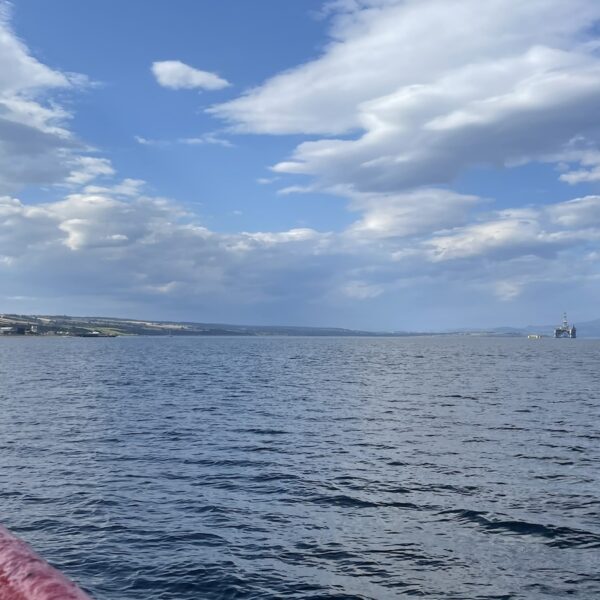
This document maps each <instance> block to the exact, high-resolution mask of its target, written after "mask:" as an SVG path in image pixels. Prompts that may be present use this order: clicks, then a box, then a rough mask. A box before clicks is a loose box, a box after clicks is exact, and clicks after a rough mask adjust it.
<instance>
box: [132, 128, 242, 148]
mask: <svg viewBox="0 0 600 600" xmlns="http://www.w3.org/2000/svg"><path fill="white" fill-rule="evenodd" d="M134 139H135V141H136V142H137V143H138V144H141V145H142V146H157V147H167V146H172V145H173V144H184V145H186V146H222V147H223V148H234V147H235V145H234V144H233V143H232V142H230V141H229V140H228V139H226V138H224V137H220V135H219V134H218V133H216V132H209V133H203V134H202V135H199V136H196V137H185V138H179V139H177V140H153V139H149V138H146V137H143V136H140V135H136V136H134Z"/></svg>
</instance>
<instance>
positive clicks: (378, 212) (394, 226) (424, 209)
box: [349, 188, 481, 238]
mask: <svg viewBox="0 0 600 600" xmlns="http://www.w3.org/2000/svg"><path fill="white" fill-rule="evenodd" d="M480 202H481V200H480V198H478V197H476V196H469V195H464V194H457V193H455V192H452V191H449V190H443V189H436V188H425V189H423V188H422V189H417V190H413V191H410V192H405V193H402V194H355V195H354V199H353V202H352V204H351V207H352V209H353V210H355V211H360V212H362V217H361V219H360V220H358V221H357V222H356V223H354V225H353V226H352V227H351V228H350V230H349V233H351V234H352V235H355V236H357V237H360V238H365V237H366V238H387V237H392V238H394V237H400V238H401V237H407V236H409V237H414V236H415V235H417V234H420V233H430V232H432V231H436V230H438V229H447V228H450V227H453V226H456V225H460V224H462V223H464V222H466V221H467V220H468V218H469V217H470V212H471V210H472V208H473V207H474V206H476V205H477V204H479V203H480Z"/></svg>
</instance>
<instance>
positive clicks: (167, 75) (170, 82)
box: [152, 60, 231, 90]
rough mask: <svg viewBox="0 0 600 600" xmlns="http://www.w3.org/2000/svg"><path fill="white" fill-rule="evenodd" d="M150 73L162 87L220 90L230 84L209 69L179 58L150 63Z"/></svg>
mask: <svg viewBox="0 0 600 600" xmlns="http://www.w3.org/2000/svg"><path fill="white" fill-rule="evenodd" d="M152 73H154V77H156V81H157V82H158V83H159V84H160V85H162V86H163V87H166V88H170V89H172V90H182V89H186V90H190V89H203V90H221V89H223V88H226V87H228V86H230V85H231V84H230V83H229V82H228V81H227V80H226V79H223V78H222V77H219V76H218V75H217V74H215V73H210V72H209V71H200V70H199V69H195V68H194V67H190V66H189V65H186V64H185V63H182V62H181V61H179V60H163V61H156V62H154V63H152Z"/></svg>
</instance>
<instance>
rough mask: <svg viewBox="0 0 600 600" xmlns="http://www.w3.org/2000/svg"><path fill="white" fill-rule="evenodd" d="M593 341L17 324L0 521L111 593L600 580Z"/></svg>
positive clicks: (558, 587) (2, 345)
mask: <svg viewBox="0 0 600 600" xmlns="http://www.w3.org/2000/svg"><path fill="white" fill-rule="evenodd" d="M599 365H600V341H593V340H551V339H544V340H539V341H531V340H525V339H491V338H488V339H485V338H458V337H457V338H395V339H378V338H143V337H142V338H115V339H68V338H20V339H18V338H4V339H0V384H1V385H0V410H1V415H2V417H1V419H0V522H3V523H4V524H5V525H7V526H8V527H10V528H12V530H13V531H15V532H16V533H18V534H19V535H20V536H21V537H23V538H25V539H27V540H28V541H30V542H31V543H32V544H33V545H34V546H35V548H36V549H37V550H38V551H39V552H40V553H42V554H43V555H44V556H45V557H46V558H47V559H48V560H50V561H51V562H52V563H53V564H55V565H56V566H58V567H59V568H61V569H63V570H64V571H65V572H67V573H68V574H69V575H70V576H71V577H73V578H74V579H76V580H77V581H78V582H80V583H81V584H82V586H83V587H85V588H86V589H87V590H89V591H90V592H91V593H92V594H93V595H94V597H95V598H96V599H97V600H137V599H140V600H141V599H144V600H148V599H161V600H192V599H194V600H197V599H205V598H206V599H217V598H244V599H246V598H256V599H275V598H310V599H317V598H321V599H326V598H327V599H328V598H332V599H333V598H338V599H342V598H344V599H353V598H374V599H388V598H390V599H391V598H405V597H412V596H416V597H424V598H432V599H513V598H514V599H528V600H529V599H531V600H535V599H542V598H544V599H545V598H560V599H564V598H566V597H572V598H578V599H590V600H592V599H597V598H599V597H600V575H599V568H598V565H599V564H600V496H599V494H600V489H599V484H598V473H599V467H600V398H599V396H600V370H599Z"/></svg>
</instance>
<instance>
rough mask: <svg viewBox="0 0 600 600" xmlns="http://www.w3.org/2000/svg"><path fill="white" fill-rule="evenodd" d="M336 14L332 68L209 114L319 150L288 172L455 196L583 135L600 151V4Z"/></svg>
mask: <svg viewBox="0 0 600 600" xmlns="http://www.w3.org/2000/svg"><path fill="white" fill-rule="evenodd" d="M331 9H332V10H334V13H335V16H334V18H333V22H332V26H331V41H330V42H329V44H328V45H327V46H326V47H325V49H324V51H323V53H322V55H321V56H320V57H319V58H317V59H316V60H313V61H311V62H308V63H306V64H304V65H300V66H298V67H296V68H293V69H290V70H288V71H286V72H284V73H281V74H278V75H276V76H274V77H272V78H271V79H269V80H267V81H266V82H265V83H263V84H262V85H261V86H259V87H257V88H255V89H251V90H249V91H248V92H246V93H245V94H244V95H242V96H240V97H238V98H235V99H233V100H231V101H229V102H225V103H221V104H217V105H215V106H213V107H211V108H210V109H209V112H210V113H211V114H213V115H215V116H218V117H220V118H222V119H225V120H226V121H228V122H229V123H230V125H231V127H232V128H233V129H234V130H236V131H238V132H246V133H260V134H304V135H307V136H312V137H315V138H316V139H312V140H310V141H306V142H303V143H301V144H300V145H299V146H298V147H297V148H296V150H295V152H294V153H293V155H292V156H291V158H290V159H288V160H284V161H281V162H279V163H278V164H277V165H275V167H274V169H275V171H276V172H278V173H291V174H306V175H311V176H313V177H316V178H317V181H318V182H319V185H320V186H321V187H324V188H326V187H330V186H340V185H343V186H346V187H347V188H349V189H352V190H354V191H361V192H365V193H390V192H398V191H402V190H405V189H408V188H411V187H418V186H427V185H432V184H444V183H448V182H451V181H452V180H453V178H454V177H456V176H457V175H458V174H459V173H461V172H462V171H464V170H465V169H468V168H469V167H472V166H474V165H508V164H516V163H518V162H520V163H523V162H527V161H531V160H543V159H544V157H546V156H547V155H548V154H551V153H558V152H560V151H561V150H562V149H563V148H564V147H565V145H567V144H568V143H569V141H570V140H572V139H573V138H575V137H577V136H586V137H587V138H588V139H590V140H591V141H592V143H593V144H596V143H598V142H600V129H599V128H598V119H599V117H600V112H599V110H600V109H599V108H598V107H599V106H600V59H599V57H598V55H597V48H596V46H595V45H594V44H592V43H589V40H590V38H589V31H590V30H591V29H592V27H593V25H594V23H595V22H596V21H597V20H598V19H600V4H598V3H597V2H595V1H594V0H573V1H572V2H569V3H566V2H564V1H563V0H532V1H530V2H519V1H517V0H490V1H489V2H486V5H485V9H482V6H481V2H480V1H479V0H460V1H457V2H452V3H449V2H447V1H446V0H377V1H376V0H371V1H360V2H344V3H341V4H340V3H334V4H333V5H331ZM589 177H590V176H589V175H588V176H587V179H586V178H585V177H584V176H582V175H570V176H569V175H566V176H563V179H565V180H567V181H569V180H570V181H571V182H573V183H574V182H575V181H576V180H580V181H583V180H590V179H589ZM593 177H595V175H594V176H593Z"/></svg>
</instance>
